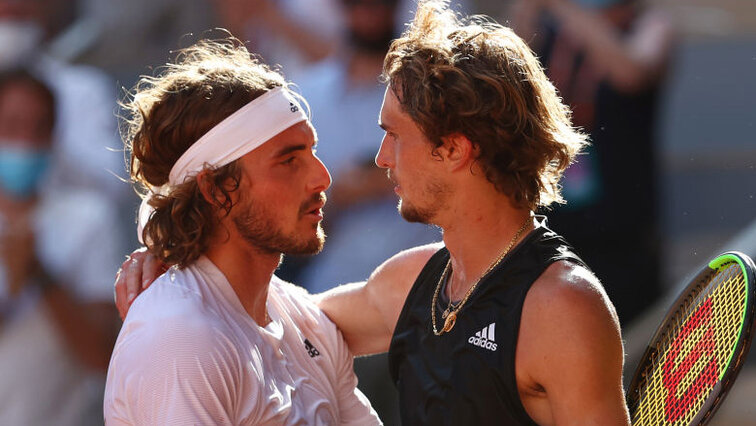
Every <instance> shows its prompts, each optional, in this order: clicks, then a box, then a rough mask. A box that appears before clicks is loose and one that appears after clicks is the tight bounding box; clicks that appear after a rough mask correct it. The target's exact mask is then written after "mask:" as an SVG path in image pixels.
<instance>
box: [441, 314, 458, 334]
mask: <svg viewBox="0 0 756 426" xmlns="http://www.w3.org/2000/svg"><path fill="white" fill-rule="evenodd" d="M456 322H457V313H456V312H451V313H449V316H448V317H446V321H444V328H442V329H441V332H442V333H448V332H449V331H451V329H452V328H454V324H456Z"/></svg>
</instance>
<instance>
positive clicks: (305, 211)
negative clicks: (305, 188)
mask: <svg viewBox="0 0 756 426" xmlns="http://www.w3.org/2000/svg"><path fill="white" fill-rule="evenodd" d="M325 203H326V196H325V194H324V193H322V192H321V193H319V194H315V195H314V196H313V197H312V199H311V200H308V201H307V202H306V203H305V204H304V205H302V207H301V208H300V209H299V213H300V214H301V215H302V216H305V215H314V216H316V217H318V218H320V219H323V210H322V209H323V206H325Z"/></svg>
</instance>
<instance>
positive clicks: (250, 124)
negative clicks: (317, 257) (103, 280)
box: [137, 87, 307, 243]
mask: <svg viewBox="0 0 756 426" xmlns="http://www.w3.org/2000/svg"><path fill="white" fill-rule="evenodd" d="M302 121H307V115H306V114H305V113H304V111H303V110H302V106H301V105H300V104H299V102H298V101H297V99H296V98H295V97H294V95H292V93H291V92H289V90H287V89H285V88H283V87H276V88H275V89H272V90H270V91H268V92H267V93H265V94H264V95H262V96H260V97H258V98H257V99H255V100H253V101H252V102H250V103H248V104H247V105H244V106H243V107H242V108H240V109H239V110H238V111H236V112H235V113H233V114H231V115H230V116H228V117H227V118H226V119H225V120H223V121H221V122H220V123H218V124H217V125H216V126H215V127H213V128H212V129H210V130H209V131H208V132H207V133H205V134H204V135H203V136H202V137H201V138H199V140H197V142H195V143H194V144H192V146H190V147H189V149H187V150H186V151H185V152H184V154H182V155H181V157H179V159H178V160H177V161H176V164H174V165H173V168H171V173H170V174H169V176H168V183H169V184H170V185H172V186H173V185H179V184H182V183H184V182H186V181H187V180H189V179H192V178H194V177H195V176H196V175H197V174H198V173H199V172H201V171H202V170H203V169H204V168H205V166H206V165H208V166H210V167H222V166H225V165H226V164H229V163H230V162H232V161H234V160H237V159H239V158H241V157H243V156H244V155H245V154H248V153H249V152H251V151H253V150H254V149H255V148H257V147H259V146H260V145H262V144H264V143H265V142H267V141H269V140H270V139H271V138H273V137H274V136H276V135H277V134H279V133H281V132H283V131H284V130H286V129H288V128H289V127H291V126H293V125H295V124H297V123H299V122H302ZM149 199H150V197H149V196H147V197H145V198H144V199H143V200H142V204H141V205H140V206H139V213H138V215H137V236H138V237H139V241H140V242H142V243H144V241H142V230H143V229H144V226H145V225H146V224H147V221H148V220H149V219H150V216H151V215H152V211H153V209H152V207H151V206H150V205H149V204H148V200H149Z"/></svg>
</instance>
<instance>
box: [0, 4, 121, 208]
mask: <svg viewBox="0 0 756 426" xmlns="http://www.w3.org/2000/svg"><path fill="white" fill-rule="evenodd" d="M57 1H59V0H23V1H22V0H0V46H2V50H3V54H2V55H0V69H11V68H14V67H18V66H22V65H23V66H27V67H29V68H31V69H33V70H34V72H35V73H36V74H38V75H39V76H40V77H41V78H42V79H43V80H44V81H45V83H46V84H47V85H48V86H49V87H50V88H51V89H52V91H53V93H54V94H55V98H56V110H57V123H58V125H57V126H56V129H55V132H56V135H55V136H56V139H57V140H58V141H59V143H58V145H57V146H56V147H55V148H54V152H53V162H52V166H53V167H52V173H53V174H54V175H55V177H56V178H55V179H53V184H55V185H57V184H65V185H75V186H80V187H85V188H90V189H93V190H97V191H100V192H101V193H102V194H104V195H105V196H108V197H111V198H112V199H113V200H123V197H125V196H126V195H127V194H129V192H128V191H129V190H128V185H126V184H124V183H123V182H121V181H119V180H118V178H116V177H115V176H114V175H115V174H117V175H120V176H123V175H124V173H123V170H124V161H123V154H122V153H121V152H120V151H121V146H120V144H119V142H118V138H117V131H116V120H115V116H114V109H115V98H116V90H115V85H114V84H113V82H111V81H110V80H109V79H108V78H107V77H106V76H105V74H103V73H102V72H100V71H98V70H96V69H94V68H89V67H83V66H73V65H70V64H66V63H64V62H61V61H58V60H56V59H54V58H53V57H52V56H50V55H49V54H48V53H47V52H45V50H44V47H45V42H46V41H47V40H49V39H50V37H51V36H52V34H50V33H48V31H47V28H49V26H48V22H51V21H52V20H53V18H54V17H52V16H49V15H48V13H50V11H53V10H56V8H54V7H52V5H53V4H55V3H56V2H57ZM114 150H116V151H114Z"/></svg>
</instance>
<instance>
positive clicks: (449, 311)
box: [431, 216, 533, 336]
mask: <svg viewBox="0 0 756 426" xmlns="http://www.w3.org/2000/svg"><path fill="white" fill-rule="evenodd" d="M532 220H533V219H532V218H531V217H530V216H528V218H527V219H526V220H525V223H523V224H522V227H520V229H519V230H518V231H517V233H515V236H514V237H513V238H512V241H510V242H509V245H507V248H505V249H504V251H503V252H501V255H499V257H497V258H496V259H494V261H493V262H492V263H491V265H490V266H489V267H488V269H486V271H485V272H483V275H481V276H480V277H479V278H478V279H477V280H476V281H475V283H474V284H473V285H472V286H470V288H469V289H468V290H467V293H465V297H463V298H462V300H461V301H460V302H459V304H457V305H456V306H454V305H453V304H452V302H451V297H449V306H447V307H446V309H445V310H444V312H443V318H445V321H444V328H442V329H441V331H438V328H437V326H436V303H437V302H438V292H439V290H440V289H441V283H443V281H444V278H445V277H446V274H447V273H448V272H449V268H450V267H451V255H450V256H449V261H448V262H446V267H445V268H444V272H442V273H441V277H440V278H439V279H438V284H436V291H434V292H433V300H432V302H431V320H432V322H433V334H435V335H436V336H440V335H442V334H444V333H448V332H449V331H450V330H451V329H452V328H454V324H456V323H457V313H458V312H459V311H460V309H462V307H463V306H464V305H465V302H467V299H469V298H470V295H471V294H472V292H473V290H475V288H476V287H477V286H478V283H479V282H480V280H482V279H483V277H485V276H486V275H488V273H489V272H491V271H492V270H493V269H494V268H495V267H496V266H497V265H498V264H499V263H500V262H501V260H502V259H504V256H506V255H507V253H509V251H510V250H512V247H514V245H515V243H516V242H517V240H518V239H519V238H520V235H521V234H522V233H523V232H524V231H525V229H526V228H527V227H528V224H530V223H531V221H532Z"/></svg>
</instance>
